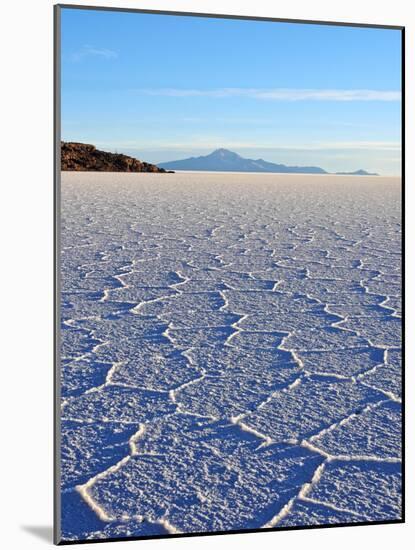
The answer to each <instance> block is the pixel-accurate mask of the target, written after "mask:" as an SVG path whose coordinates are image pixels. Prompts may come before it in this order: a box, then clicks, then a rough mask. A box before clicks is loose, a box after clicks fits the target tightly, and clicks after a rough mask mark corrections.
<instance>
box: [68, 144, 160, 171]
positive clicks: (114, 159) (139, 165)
mask: <svg viewBox="0 0 415 550" xmlns="http://www.w3.org/2000/svg"><path fill="white" fill-rule="evenodd" d="M61 170H73V171H75V172H166V170H165V169H164V168H159V167H158V166H156V165H155V164H150V163H148V162H143V161H141V160H138V159H135V158H133V157H129V156H127V155H122V154H119V153H108V152H107V151H99V150H98V149H97V148H96V147H95V145H89V144H87V143H76V142H65V141H62V143H61Z"/></svg>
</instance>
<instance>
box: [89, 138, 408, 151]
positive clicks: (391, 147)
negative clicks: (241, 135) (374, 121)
mask: <svg viewBox="0 0 415 550" xmlns="http://www.w3.org/2000/svg"><path fill="white" fill-rule="evenodd" d="M94 143H95V142H94ZM96 145H100V146H104V145H105V146H115V142H103V141H97V142H96ZM116 145H117V146H118V147H130V148H136V149H141V150H143V151H144V150H153V149H157V150H160V151H161V150H163V151H174V150H180V151H181V150H189V151H191V150H193V149H195V148H201V149H205V150H213V149H217V148H219V147H225V148H227V149H241V150H242V149H250V150H257V151H270V152H272V151H274V152H275V151H336V150H337V151H393V152H397V153H399V152H400V150H401V144H400V142H399V141H329V142H323V141H314V142H309V143H291V144H289V143H284V144H283V143H277V142H275V143H270V142H268V143H258V142H250V141H242V140H229V139H227V138H226V137H224V136H193V137H192V140H191V141H187V140H186V141H181V142H178V141H176V142H173V141H170V142H165V141H159V140H151V139H149V140H146V141H145V142H143V141H136V140H128V141H127V140H125V141H119V142H117V143H116Z"/></svg>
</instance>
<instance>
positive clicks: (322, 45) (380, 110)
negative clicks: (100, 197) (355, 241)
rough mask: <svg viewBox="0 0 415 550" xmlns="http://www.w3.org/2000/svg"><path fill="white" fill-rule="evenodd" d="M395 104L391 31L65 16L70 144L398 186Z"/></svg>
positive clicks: (397, 65) (65, 111) (396, 37)
mask: <svg viewBox="0 0 415 550" xmlns="http://www.w3.org/2000/svg"><path fill="white" fill-rule="evenodd" d="M400 96H401V33H400V31H398V30H392V29H373V28H356V27H342V26H326V25H309V24H298V23H280V22H278V23H275V22H268V21H267V22H264V21H247V20H235V19H219V18H216V19H211V18H202V17H183V16H167V15H155V14H141V13H129V12H111V11H97V10H77V9H70V8H64V9H62V139H63V140H65V141H80V142H84V143H93V144H95V145H96V146H97V147H99V148H102V149H106V150H109V151H115V150H117V151H118V152H126V153H129V154H132V155H134V156H137V157H138V158H140V159H142V160H145V161H148V162H155V163H157V162H163V161H168V160H176V159H179V158H184V157H189V156H198V155H202V154H207V153H209V152H211V151H212V150H213V149H217V148H219V147H224V148H227V149H231V150H233V151H235V152H237V153H239V154H241V155H242V156H245V157H250V158H264V159H266V160H269V161H272V162H279V163H285V164H297V165H305V164H307V165H310V164H313V165H318V166H321V167H322V168H325V169H327V170H329V171H342V170H355V169H358V168H364V169H366V170H370V171H376V172H379V173H382V174H385V175H398V174H399V173H400V168H401V164H400V161H401V142H400V141H401V97H400Z"/></svg>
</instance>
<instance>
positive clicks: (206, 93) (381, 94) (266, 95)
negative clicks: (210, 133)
mask: <svg viewBox="0 0 415 550" xmlns="http://www.w3.org/2000/svg"><path fill="white" fill-rule="evenodd" d="M140 91H141V92H142V93H145V94H148V95H157V96H167V97H210V98H231V97H246V98H251V99H263V100H272V101H400V99H401V92H400V91H397V90H319V89H291V88H262V89H261V88H217V89H214V90H198V89H182V88H152V89H142V90H140Z"/></svg>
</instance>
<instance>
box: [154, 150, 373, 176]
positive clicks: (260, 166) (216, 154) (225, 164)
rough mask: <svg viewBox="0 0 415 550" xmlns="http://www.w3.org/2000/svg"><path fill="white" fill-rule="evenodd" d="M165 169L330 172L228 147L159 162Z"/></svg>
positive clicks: (344, 173) (284, 172)
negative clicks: (248, 156)
mask: <svg viewBox="0 0 415 550" xmlns="http://www.w3.org/2000/svg"><path fill="white" fill-rule="evenodd" d="M158 166H159V167H160V168H164V169H165V170H209V171H215V172H216V171H217V172H270V173H278V174H328V173H329V172H327V171H326V170H324V169H323V168H320V167H319V166H286V165H285V164H275V163H273V162H268V161H266V160H264V159H256V160H254V159H246V158H243V157H241V156H240V155H238V154H237V153H234V152H233V151H229V150H228V149H216V151H213V152H212V153H210V154H209V155H206V156H202V157H190V158H187V159H183V160H172V161H170V162H161V163H159V164H158ZM337 174H342V175H356V176H377V174H371V173H369V172H366V171H365V170H357V171H356V172H337Z"/></svg>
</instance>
